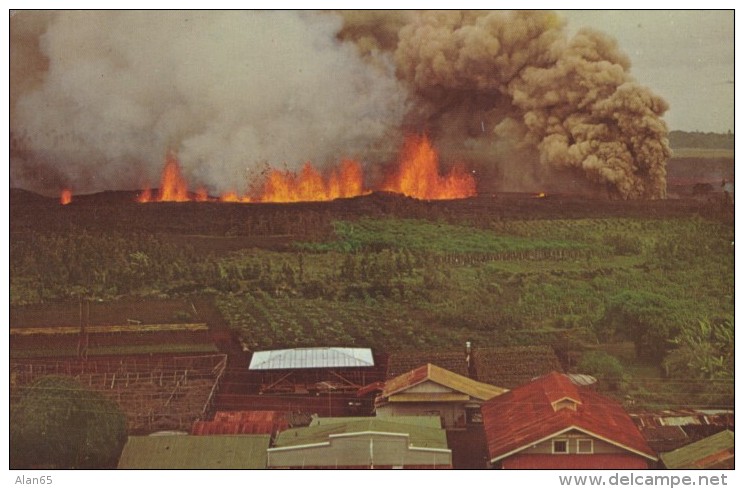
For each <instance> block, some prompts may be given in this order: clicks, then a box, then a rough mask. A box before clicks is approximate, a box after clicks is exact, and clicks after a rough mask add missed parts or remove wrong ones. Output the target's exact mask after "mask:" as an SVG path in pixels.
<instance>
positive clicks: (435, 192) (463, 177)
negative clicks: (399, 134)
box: [382, 136, 476, 200]
mask: <svg viewBox="0 0 744 489" xmlns="http://www.w3.org/2000/svg"><path fill="white" fill-rule="evenodd" d="M382 190H387V191H388V192H395V193H399V194H403V195H406V196H408V197H414V198H416V199H422V200H445V199H462V198H466V197H472V196H474V195H476V185H475V178H474V177H473V175H471V174H470V173H468V172H467V171H466V170H465V168H464V167H462V166H455V167H454V168H452V170H450V172H449V173H448V174H446V175H440V174H439V155H438V154H437V151H436V150H435V149H434V147H433V146H432V145H431V143H430V142H429V138H428V137H426V136H409V137H407V138H406V142H405V145H404V146H403V151H402V152H401V157H400V160H399V162H398V168H397V169H396V171H395V172H394V173H392V174H390V175H388V177H387V178H386V179H385V182H384V184H383V188H382Z"/></svg>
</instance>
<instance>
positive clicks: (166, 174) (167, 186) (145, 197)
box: [137, 151, 206, 202]
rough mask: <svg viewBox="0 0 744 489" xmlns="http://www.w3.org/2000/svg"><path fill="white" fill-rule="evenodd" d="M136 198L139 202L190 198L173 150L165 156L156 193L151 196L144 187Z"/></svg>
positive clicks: (148, 190)
mask: <svg viewBox="0 0 744 489" xmlns="http://www.w3.org/2000/svg"><path fill="white" fill-rule="evenodd" d="M205 194H206V192H205ZM137 200H138V201H139V202H188V201H190V200H192V199H191V198H190V197H189V186H188V183H186V179H185V178H184V177H183V175H181V167H180V166H179V164H178V158H177V157H176V154H175V153H174V152H173V151H169V152H168V154H167V155H166V157H165V167H164V168H163V174H162V175H161V177H160V190H159V192H158V195H156V196H153V195H152V191H151V190H150V189H145V190H143V191H142V193H141V194H140V195H139V198H138V199H137Z"/></svg>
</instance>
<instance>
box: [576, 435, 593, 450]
mask: <svg viewBox="0 0 744 489" xmlns="http://www.w3.org/2000/svg"><path fill="white" fill-rule="evenodd" d="M576 453H594V440H590V439H588V438H579V439H578V440H576Z"/></svg>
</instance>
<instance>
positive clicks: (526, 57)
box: [10, 11, 670, 199]
mask: <svg viewBox="0 0 744 489" xmlns="http://www.w3.org/2000/svg"><path fill="white" fill-rule="evenodd" d="M10 61H11V65H10V67H11V71H10V74H11V86H10V89H11V90H10V93H11V185H13V186H22V187H25V188H29V189H32V190H38V191H45V192H46V193H55V194H56V193H57V192H58V191H59V190H60V189H61V188H70V187H71V188H73V189H74V190H75V191H76V192H84V191H96V190H104V189H137V188H145V187H147V186H148V185H149V183H150V182H155V181H158V179H159V178H160V177H159V175H160V170H161V166H162V155H163V154H164V153H165V152H166V151H168V150H171V149H172V150H174V151H176V152H177V154H178V158H179V162H180V165H181V169H182V171H183V177H184V178H185V179H186V180H188V181H189V182H197V183H198V185H200V186H203V187H204V192H205V193H206V192H209V193H210V194H214V195H218V194H225V193H227V192H236V193H238V194H243V193H244V192H245V191H246V189H247V188H248V187H249V186H250V185H255V184H256V181H257V179H258V178H260V177H261V175H264V176H265V175H266V174H275V173H272V172H275V171H298V170H299V169H300V168H303V167H305V165H306V163H307V162H308V161H312V162H313V164H314V165H317V166H318V167H319V168H326V167H328V166H329V165H335V164H337V162H338V161H341V160H344V159H354V160H356V161H359V162H361V164H362V165H363V166H364V168H365V172H364V174H365V178H368V179H375V178H376V179H377V181H368V182H365V183H364V187H365V188H378V187H380V186H383V187H384V186H385V182H387V181H389V180H390V178H392V177H391V176H390V175H385V174H384V173H383V171H384V169H386V168H390V162H391V161H392V159H394V158H395V157H396V156H395V155H396V153H397V151H398V149H399V148H400V147H401V145H402V144H403V140H404V137H405V136H407V135H410V134H426V135H427V136H428V139H429V140H431V143H432V144H433V145H434V146H435V147H437V148H439V149H440V151H441V160H442V162H443V163H444V164H445V166H447V165H449V167H450V169H452V164H453V163H458V164H464V165H465V166H466V167H469V168H471V169H477V173H476V174H477V175H478V178H479V182H478V185H479V186H485V188H489V189H490V188H498V189H501V190H536V189H539V188H540V187H542V186H543V185H548V186H550V185H552V186H553V188H555V187H556V185H562V184H563V182H567V183H568V182H572V185H574V187H573V188H575V187H576V185H579V186H580V187H581V188H582V189H586V188H591V189H593V190H595V191H597V190H599V191H601V192H603V193H605V192H607V193H609V195H610V196H611V197H617V198H625V199H635V198H664V197H665V195H666V172H665V162H666V160H667V159H668V157H669V156H670V150H669V147H668V142H667V137H666V134H667V128H666V125H665V124H664V122H663V120H662V119H661V116H662V115H663V113H664V112H665V111H666V109H667V106H666V103H665V102H664V101H663V100H662V99H661V98H660V97H658V96H656V95H654V94H653V93H651V92H650V91H649V90H648V89H646V88H644V87H641V86H639V85H637V84H636V83H634V81H633V79H632V77H631V75H630V61H629V59H628V57H627V56H625V55H624V54H623V53H622V52H621V51H620V49H619V47H618V46H617V44H616V43H615V42H614V41H613V40H612V39H610V38H608V37H607V36H605V35H603V34H601V33H599V32H594V31H589V30H585V31H581V32H579V33H578V34H577V35H575V36H573V37H572V38H569V37H568V36H567V34H566V31H565V25H564V23H563V22H562V21H561V20H560V19H559V18H558V17H557V16H556V15H555V14H552V13H549V12H487V11H478V12H451V11H447V12H365V11H361V12H358V11H345V12H340V13H337V12H319V13H313V12H287V11H285V12H209V11H202V12H174V11H170V12H158V11H152V12H136V11H125V12H113V11H105V12H104V11H95V12H72V11H59V12H52V13H47V12H31V11H20V12H17V13H15V15H14V16H13V17H12V18H11V59H10ZM458 171H460V170H458ZM367 175H369V177H367ZM557 182H560V183H557ZM576 182H579V183H578V184H577V183H576Z"/></svg>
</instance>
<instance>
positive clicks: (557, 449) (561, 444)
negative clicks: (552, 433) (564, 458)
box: [553, 440, 568, 453]
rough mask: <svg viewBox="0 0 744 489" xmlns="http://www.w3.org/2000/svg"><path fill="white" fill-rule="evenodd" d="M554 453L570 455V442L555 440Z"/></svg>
mask: <svg viewBox="0 0 744 489" xmlns="http://www.w3.org/2000/svg"><path fill="white" fill-rule="evenodd" d="M553 453H568V440H553Z"/></svg>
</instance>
